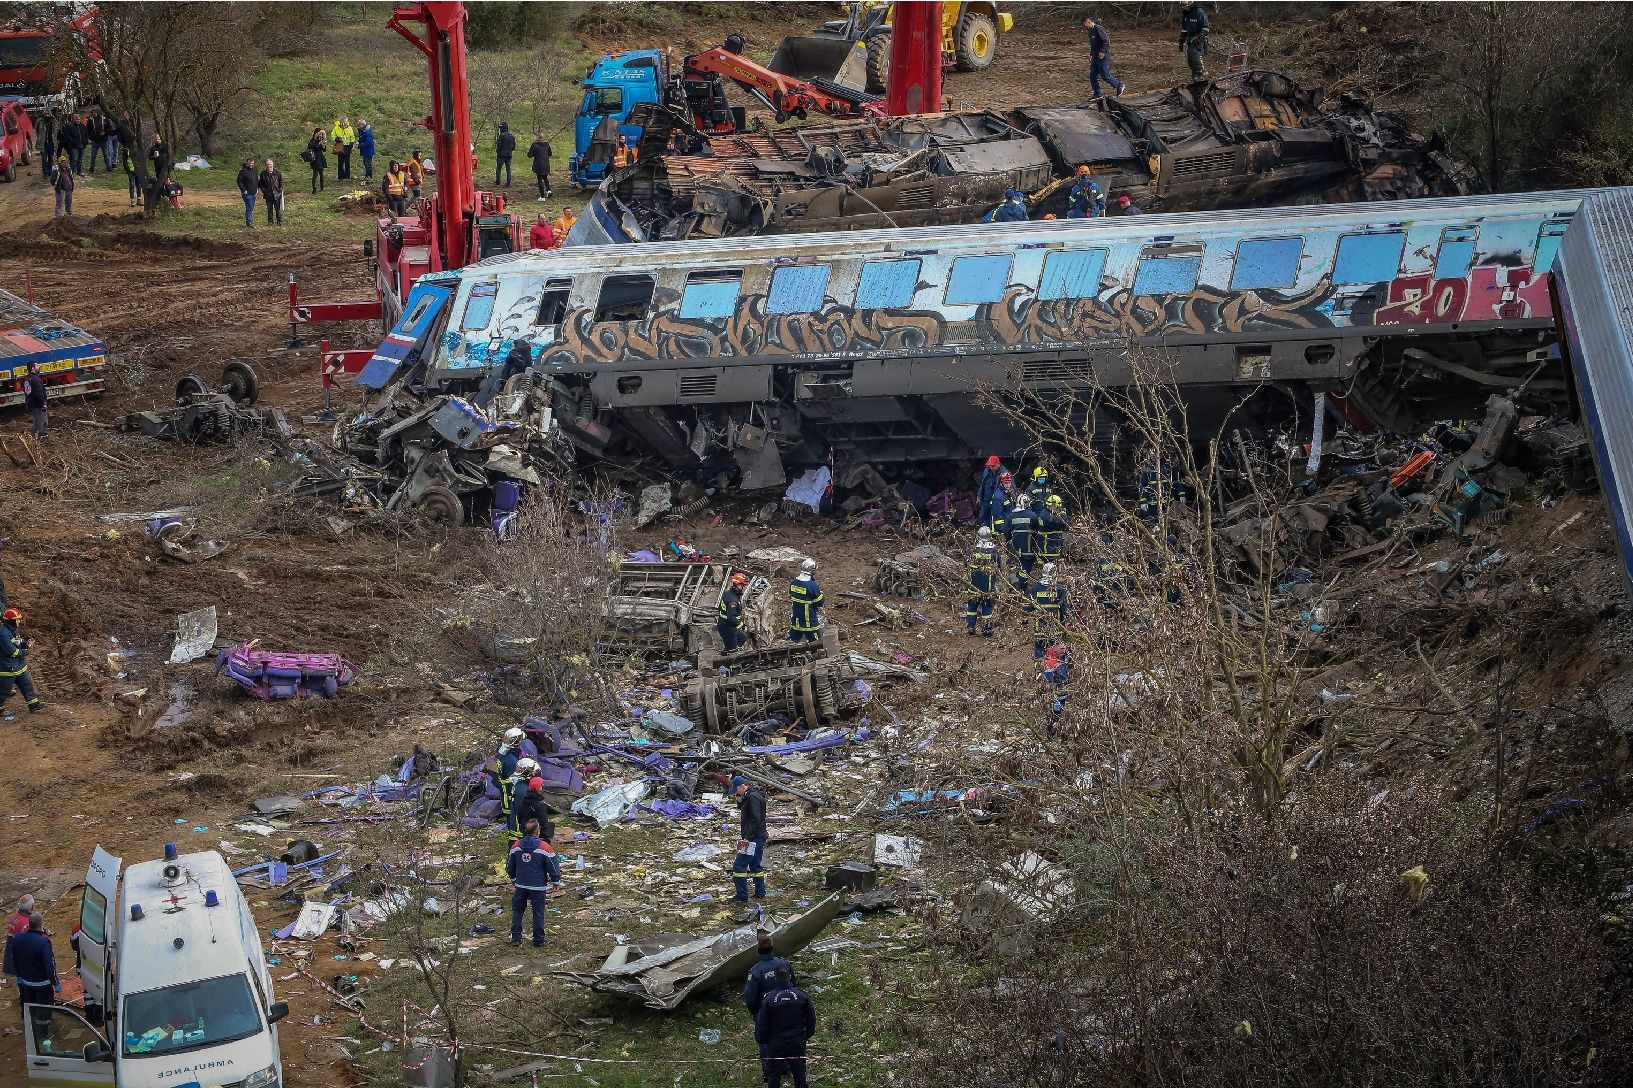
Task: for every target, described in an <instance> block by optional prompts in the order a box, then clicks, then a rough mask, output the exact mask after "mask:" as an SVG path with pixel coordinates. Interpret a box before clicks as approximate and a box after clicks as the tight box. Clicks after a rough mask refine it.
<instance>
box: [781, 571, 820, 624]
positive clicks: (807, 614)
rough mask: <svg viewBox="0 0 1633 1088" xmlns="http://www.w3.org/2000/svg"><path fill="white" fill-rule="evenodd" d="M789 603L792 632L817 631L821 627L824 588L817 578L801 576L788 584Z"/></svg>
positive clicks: (789, 621) (789, 622)
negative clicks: (818, 583)
mask: <svg viewBox="0 0 1633 1088" xmlns="http://www.w3.org/2000/svg"><path fill="white" fill-rule="evenodd" d="M788 603H789V605H790V608H791V614H790V616H789V620H788V629H789V630H790V631H815V630H817V629H818V628H819V627H821V622H820V621H821V612H822V587H821V586H819V585H817V580H816V578H815V577H813V576H812V575H809V574H801V575H800V576H799V577H798V578H795V579H794V580H793V581H792V582H790V583H788Z"/></svg>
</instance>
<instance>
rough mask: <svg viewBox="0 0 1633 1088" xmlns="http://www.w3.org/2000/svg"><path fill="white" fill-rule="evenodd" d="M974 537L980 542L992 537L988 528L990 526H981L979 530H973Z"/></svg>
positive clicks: (990, 527)
mask: <svg viewBox="0 0 1633 1088" xmlns="http://www.w3.org/2000/svg"><path fill="white" fill-rule="evenodd" d="M975 535H976V536H978V537H980V538H981V539H982V540H985V539H986V538H987V537H989V536H991V535H992V526H990V525H983V526H981V528H979V529H977V530H975Z"/></svg>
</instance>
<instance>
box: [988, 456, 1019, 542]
mask: <svg viewBox="0 0 1633 1088" xmlns="http://www.w3.org/2000/svg"><path fill="white" fill-rule="evenodd" d="M1014 492H1015V477H1014V476H1011V475H1010V474H1009V473H1007V472H1002V473H999V474H998V490H997V491H996V492H995V493H994V494H993V496H992V507H991V509H990V510H989V511H988V512H987V520H986V523H985V524H986V526H987V528H989V529H991V530H992V532H993V535H994V536H996V537H997V538H998V539H999V540H1007V539H1008V538H1009V513H1010V509H1011V507H1010V499H1011V497H1012V496H1013V494H1014Z"/></svg>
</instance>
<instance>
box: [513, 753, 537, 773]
mask: <svg viewBox="0 0 1633 1088" xmlns="http://www.w3.org/2000/svg"><path fill="white" fill-rule="evenodd" d="M516 773H517V774H519V775H521V776H522V777H523V778H532V777H533V776H534V775H536V774H538V773H539V763H538V760H535V759H532V758H529V757H527V756H523V757H522V758H521V759H518V760H517V761H516Z"/></svg>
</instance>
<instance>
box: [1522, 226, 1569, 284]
mask: <svg viewBox="0 0 1633 1088" xmlns="http://www.w3.org/2000/svg"><path fill="white" fill-rule="evenodd" d="M1570 223H1571V221H1570V219H1569V218H1566V219H1549V220H1547V221H1546V222H1544V223H1543V224H1542V229H1541V230H1539V231H1537V250H1536V255H1535V256H1533V257H1532V258H1531V271H1533V272H1535V273H1537V274H1538V275H1541V274H1542V273H1544V272H1547V271H1549V270H1550V269H1552V268H1553V267H1554V255H1555V254H1556V253H1558V252H1559V240H1560V239H1561V238H1563V237H1565V228H1566V227H1568V226H1570Z"/></svg>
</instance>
